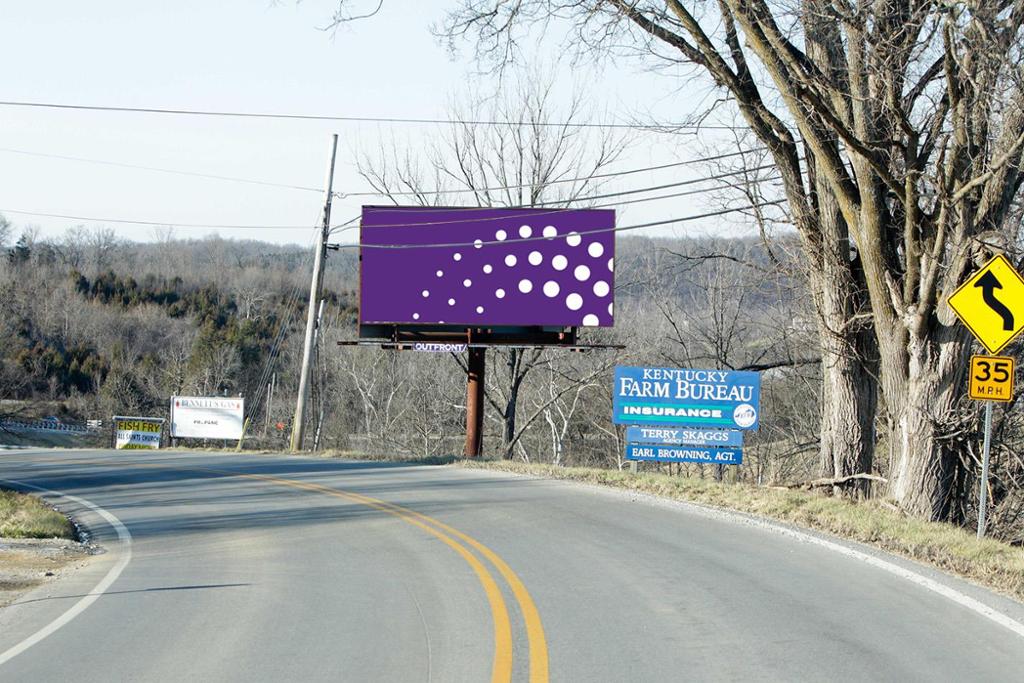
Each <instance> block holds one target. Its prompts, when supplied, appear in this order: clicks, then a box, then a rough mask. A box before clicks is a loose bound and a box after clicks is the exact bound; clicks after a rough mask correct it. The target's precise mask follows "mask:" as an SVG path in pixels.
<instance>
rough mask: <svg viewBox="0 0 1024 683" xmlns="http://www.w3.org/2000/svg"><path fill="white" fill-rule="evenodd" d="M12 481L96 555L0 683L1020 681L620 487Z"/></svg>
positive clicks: (890, 609)
mask: <svg viewBox="0 0 1024 683" xmlns="http://www.w3.org/2000/svg"><path fill="white" fill-rule="evenodd" d="M0 479H4V480H14V481H18V482H21V483H22V484H26V485H31V486H37V487H42V488H45V489H49V490H52V491H59V492H61V493H62V494H65V495H68V496H74V497H75V498H76V499H81V500H73V499H70V498H65V499H63V501H62V503H61V505H62V507H64V508H65V509H68V510H71V511H74V513H75V514H76V515H78V516H80V517H81V518H82V519H83V520H85V521H86V523H87V524H88V526H89V528H90V529H91V531H92V532H93V533H94V535H95V537H96V538H97V540H99V541H100V542H101V543H102V544H104V545H105V546H106V547H107V548H108V549H109V552H107V553H106V554H105V555H102V556H100V557H98V558H96V559H95V560H94V561H93V562H92V563H91V564H90V565H89V566H88V567H87V568H86V569H84V570H81V571H80V572H78V573H77V574H75V575H73V576H72V577H70V578H69V579H67V580H64V581H61V582H59V583H56V584H52V585H50V586H49V587H46V588H44V589H37V591H35V592H33V593H30V594H29V595H28V596H26V597H25V598H22V600H21V601H20V604H16V605H13V606H11V607H8V608H6V609H4V610H0V662H2V663H0V680H2V681H56V680H74V681H177V680H194V681H284V680H295V681H299V680H301V681H319V680H333V681H339V680H340V681H487V680H507V679H508V678H509V676H511V678H512V679H513V680H538V681H542V680H547V678H548V676H550V680H554V681H682V680H744V681H747V680H786V681H791V680H816V681H820V680H932V681H938V680H1002V681H1006V680H1024V666H1022V664H1024V637H1022V636H1021V635H1018V634H1017V633H1014V632H1012V631H1011V630H1010V629H1008V628H1006V627H1004V626H1002V625H1000V624H998V623H995V622H994V621H993V620H992V619H990V618H986V617H984V616H983V615H981V614H979V613H977V612H976V611H972V610H970V609H967V608H965V607H963V606H962V605H960V604H957V603H956V602H954V601H953V600H950V599H949V598H948V597H946V596H943V595H939V594H937V593H936V592H934V591H931V590H926V589H925V588H923V587H922V586H920V585H917V584H915V583H913V582H912V581H908V580H907V579H906V578H902V577H900V576H896V575H894V574H892V573H890V572H887V571H883V570H881V569H879V568H877V567H875V566H871V565H869V564H866V563H864V562H861V561H858V560H856V559H854V558H851V557H848V556H846V555H843V554H841V553H837V552H835V551H833V550H830V549H828V548H826V547H822V546H820V545H816V544H814V543H808V542H805V541H801V540H800V539H798V538H794V537H791V536H787V535H785V534H780V533H777V532H774V531H771V530H768V529H765V528H762V527H760V526H757V525H752V524H744V523H738V522H736V521H733V520H730V519H728V518H723V517H720V516H714V515H708V514H706V513H701V512H698V511H693V510H688V509H686V508H683V507H679V506H669V505H659V504H653V503H650V502H647V501H644V500H635V499H631V498H630V497H629V496H628V495H624V494H620V493H604V492H600V491H596V490H593V489H590V488H586V487H578V486H574V485H571V484H567V483H560V482H553V481H547V480H541V479H532V478H526V477H512V476H509V475H502V474H496V473H488V472H481V471H471V470H461V469H456V468H446V467H414V466H403V465H394V464H378V463H361V462H343V461H334V460H317V459H308V458H297V457H287V456H240V455H217V454H194V453H193V454H182V453H173V452H163V451H162V452H160V453H159V454H153V453H142V452H138V451H135V452H132V451H121V452H116V453H115V452H112V451H64V452H45V451H12V452H5V453H2V454H0ZM87 502H88V503H91V504H93V505H95V506H99V507H100V508H102V509H103V510H104V511H106V513H107V514H108V515H111V516H113V518H116V519H117V520H120V522H121V523H122V524H123V525H124V527H125V528H126V530H127V531H126V532H122V536H123V537H124V538H122V539H121V540H119V537H118V534H117V531H116V528H115V527H114V526H112V525H111V523H110V522H109V521H107V520H104V519H103V518H102V517H101V516H100V515H99V513H97V512H96V511H94V510H90V509H88V508H86V507H85V503H87ZM127 533H130V537H131V538H130V541H129V540H126V539H127V535H126V534H127ZM908 566H909V565H908ZM118 570H120V572H119V573H118ZM923 571H924V572H925V573H926V574H927V575H928V576H933V577H934V576H935V574H934V573H930V572H928V571H927V570H923ZM940 580H941V581H942V582H943V584H944V585H949V586H953V587H954V588H957V589H959V590H963V591H964V592H966V593H969V594H970V595H972V596H974V597H977V598H979V599H982V600H984V601H985V602H986V603H988V604H991V605H993V606H995V607H996V609H997V610H1002V611H1005V612H1006V613H1008V614H1010V615H1011V616H1012V617H1013V618H1014V619H1017V620H1021V619H1022V617H1024V612H1022V611H1021V610H1020V605H1018V604H1017V603H1011V602H1010V601H1007V600H1002V599H1000V598H997V597H995V596H992V595H989V594H987V593H986V592H984V591H981V590H980V589H975V588H973V587H969V586H966V584H962V583H960V582H957V581H955V580H947V579H940ZM97 584H100V586H101V588H105V591H104V592H103V593H102V595H98V597H97V596H96V594H97V593H98V591H97V590H96V586H97ZM105 584H106V585H105ZM90 593H93V594H94V595H93V597H92V598H83V597H82V596H87V595H89V594H90ZM83 599H84V600H87V601H91V603H90V604H87V605H85V606H84V608H78V609H79V611H78V612H77V613H76V614H75V615H74V618H71V619H70V620H67V617H66V616H65V617H63V618H62V615H65V614H66V613H67V611H68V610H69V609H71V608H73V607H74V606H75V605H78V604H79V603H80V602H81V601H82V600H83ZM54 620H59V621H58V622H57V624H58V625H59V628H56V629H55V630H54V629H53V626H51V627H50V628H51V630H52V633H50V634H49V635H47V636H46V637H43V638H41V639H39V640H38V642H35V643H34V644H32V645H31V646H30V647H27V648H25V649H23V651H21V652H20V653H19V654H16V655H15V656H10V655H8V656H7V658H6V661H4V654H3V653H10V652H11V648H12V647H15V646H17V645H18V644H19V643H25V642H26V639H27V638H31V637H32V636H33V634H38V633H39V632H40V629H44V628H45V627H47V625H51V624H53V623H54ZM36 638H37V639H38V638H39V636H36Z"/></svg>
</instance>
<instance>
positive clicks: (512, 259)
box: [505, 254, 517, 268]
mask: <svg viewBox="0 0 1024 683" xmlns="http://www.w3.org/2000/svg"><path fill="white" fill-rule="evenodd" d="M516 260H517V259H516V255H515V254H509V255H508V256H506V257H505V265H506V266H508V267H509V268H511V267H512V266H514V265H515V264H516Z"/></svg>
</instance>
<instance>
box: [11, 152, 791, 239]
mask: <svg viewBox="0 0 1024 683" xmlns="http://www.w3.org/2000/svg"><path fill="white" fill-rule="evenodd" d="M774 167H775V166H774V164H765V165H762V166H755V167H753V168H747V169H742V170H739V171H727V172H724V173H717V174H715V175H710V176H706V177H704V178H690V179H688V180H682V181H679V182H675V183H664V184H661V185H650V186H647V187H640V188H633V189H629V190H621V191H618V192H606V193H602V194H594V195H586V196H583V197H575V198H572V199H561V200H552V201H548V202H536V203H534V204H532V205H530V206H526V205H521V206H467V207H443V208H442V207H433V206H423V207H420V206H417V207H395V208H402V209H406V210H413V211H417V212H420V213H425V212H437V211H452V210H460V211H466V212H473V211H494V210H498V209H521V210H529V209H543V208H545V207H557V208H554V209H552V210H548V211H537V210H531V211H529V213H522V214H511V215H509V214H505V215H501V216H489V217H484V218H481V217H477V218H460V219H453V220H441V221H425V222H421V223H416V224H415V225H416V226H417V227H419V226H432V225H453V224H459V223H477V222H482V221H505V220H512V219H516V218H536V217H538V216H546V215H554V214H558V213H561V212H562V211H564V210H566V209H568V207H566V206H564V205H565V204H569V203H578V202H585V201H592V200H596V199H611V198H615V197H627V196H631V195H636V194H643V193H645V192H654V191H656V190H663V189H670V188H675V187H686V186H690V185H697V184H700V183H706V182H708V181H711V180H721V179H723V178H729V177H733V176H737V175H743V174H745V173H751V172H754V171H763V170H766V169H771V168H774ZM709 190H710V188H703V189H699V190H696V191H691V192H680V193H676V194H668V195H661V196H657V197H645V198H640V199H634V200H627V201H619V202H614V203H611V204H604V205H599V206H598V207H580V208H600V207H601V206H603V207H612V206H618V205H625V204H638V203H641V202H646V201H657V200H661V199H670V198H673V197H682V196H687V195H692V194H700V193H703V192H708V191H709ZM0 213H14V214H19V215H25V216H37V217H42V218H60V219H64V220H74V221H86V222H92V223H118V224H126V225H146V226H155V227H165V226H170V227H179V228H207V229H224V230H304V229H306V228H307V227H308V226H305V225H232V224H215V223H178V222H173V221H171V222H168V221H152V220H134V219H127V218H103V217H96V216H79V215H72V214H58V213H44V212H38V211H24V210H21V209H4V208H0ZM358 219H359V216H356V217H355V218H352V219H349V220H348V221H346V222H345V223H342V224H339V225H335V226H332V228H331V229H332V230H335V229H338V228H341V227H343V226H346V225H349V224H351V223H354V222H355V221H356V220H358ZM371 227H373V228H405V227H410V226H409V224H408V223H391V224H383V225H374V226H371Z"/></svg>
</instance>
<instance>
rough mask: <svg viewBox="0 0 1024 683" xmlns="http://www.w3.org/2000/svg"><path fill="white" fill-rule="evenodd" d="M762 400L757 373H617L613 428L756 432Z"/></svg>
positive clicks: (658, 370) (633, 370) (666, 370)
mask: <svg viewBox="0 0 1024 683" xmlns="http://www.w3.org/2000/svg"><path fill="white" fill-rule="evenodd" d="M760 400H761V375H760V373H757V372H746V371H737V370H693V369H685V368H641V367H626V366H619V367H616V368H615V388H614V422H615V424H626V425H644V424H652V425H683V426H688V427H722V428H728V429H757V427H758V419H759V417H760V414H759V411H760V408H759V406H760Z"/></svg>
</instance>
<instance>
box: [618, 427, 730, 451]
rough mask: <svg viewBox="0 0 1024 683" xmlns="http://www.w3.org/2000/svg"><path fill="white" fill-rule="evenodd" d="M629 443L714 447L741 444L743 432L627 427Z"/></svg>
mask: <svg viewBox="0 0 1024 683" xmlns="http://www.w3.org/2000/svg"><path fill="white" fill-rule="evenodd" d="M626 441H627V442H629V443H652V444H661V445H664V446H714V447H715V448H725V447H730V446H731V447H734V448H739V447H741V446H742V445H743V432H741V431H737V430H735V429H700V428H699V427H698V428H693V427H656V426H651V427H627V428H626Z"/></svg>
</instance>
